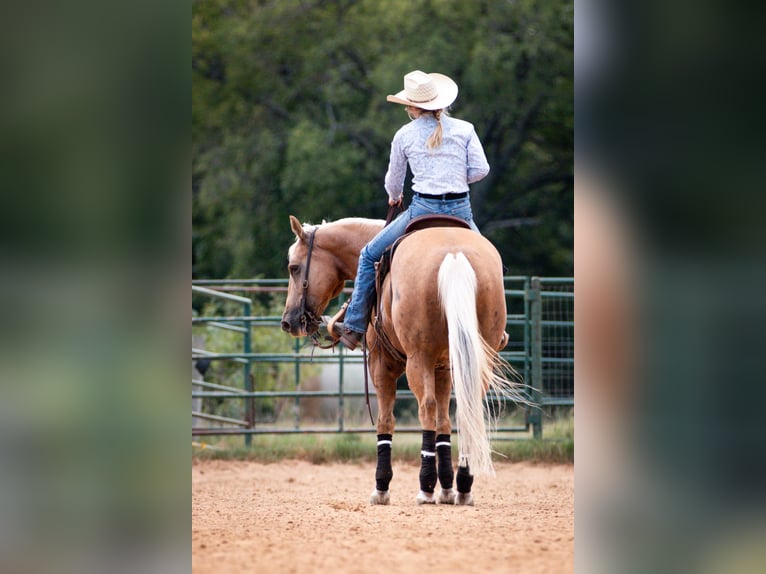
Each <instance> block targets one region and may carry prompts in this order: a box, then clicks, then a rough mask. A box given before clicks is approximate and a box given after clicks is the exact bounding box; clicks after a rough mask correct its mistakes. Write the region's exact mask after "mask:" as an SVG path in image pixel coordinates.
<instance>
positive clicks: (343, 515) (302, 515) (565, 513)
mask: <svg viewBox="0 0 766 574" xmlns="http://www.w3.org/2000/svg"><path fill="white" fill-rule="evenodd" d="M393 467H394V479H393V481H392V483H391V504H390V505H389V506H371V505H370V504H368V498H369V494H370V492H371V491H372V489H373V486H374V474H375V465H374V464H370V463H365V464H364V465H355V464H326V465H313V464H311V463H308V462H302V461H285V462H281V463H278V464H259V463H252V462H238V461H194V462H193V464H192V571H193V572H194V573H196V574H203V573H216V574H218V573H228V572H248V573H255V574H271V573H280V574H282V573H295V574H314V573H318V574H330V573H332V574H344V573H349V574H350V573H357V572H359V573H369V574H374V573H377V572H387V573H389V574H399V573H409V572H415V573H418V574H425V573H426V572H431V571H433V572H439V573H440V574H448V573H450V572H456V573H460V574H466V573H468V572H518V573H538V572H551V573H555V574H559V573H567V572H572V571H573V570H574V467H573V466H572V465H537V464H528V463H521V464H510V463H497V464H496V470H497V477H495V478H486V477H477V478H476V480H475V481H474V485H473V493H474V499H475V503H476V506H473V507H456V506H443V505H435V506H432V505H424V506H417V504H416V503H415V495H416V494H417V490H418V471H419V467H418V466H416V465H412V464H397V462H396V460H394V461H393Z"/></svg>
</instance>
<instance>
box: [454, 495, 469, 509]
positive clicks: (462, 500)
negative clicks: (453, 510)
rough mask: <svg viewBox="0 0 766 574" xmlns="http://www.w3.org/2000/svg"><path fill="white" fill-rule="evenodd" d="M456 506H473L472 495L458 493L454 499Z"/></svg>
mask: <svg viewBox="0 0 766 574" xmlns="http://www.w3.org/2000/svg"><path fill="white" fill-rule="evenodd" d="M455 505H456V506H473V494H471V493H470V492H458V493H457V498H456V499H455Z"/></svg>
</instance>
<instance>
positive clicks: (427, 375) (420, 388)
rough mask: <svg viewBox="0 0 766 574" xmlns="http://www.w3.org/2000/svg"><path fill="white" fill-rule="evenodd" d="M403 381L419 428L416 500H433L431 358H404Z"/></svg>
mask: <svg viewBox="0 0 766 574" xmlns="http://www.w3.org/2000/svg"><path fill="white" fill-rule="evenodd" d="M407 381H408V382H409V385H410V388H411V389H412V392H413V393H414V394H415V397H416V398H417V399H418V417H419V418H420V426H421V428H422V429H423V442H422V445H421V447H420V492H418V495H417V497H416V498H415V500H417V503H418V504H436V497H435V496H434V489H435V487H436V479H437V473H436V392H435V386H436V385H435V378H434V367H433V364H432V362H430V361H426V360H423V358H422V357H409V358H408V359H407Z"/></svg>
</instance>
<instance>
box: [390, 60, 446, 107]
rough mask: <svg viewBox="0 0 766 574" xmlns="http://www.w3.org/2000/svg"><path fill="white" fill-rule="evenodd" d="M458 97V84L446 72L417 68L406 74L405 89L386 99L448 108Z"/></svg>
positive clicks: (405, 103)
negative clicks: (425, 70)
mask: <svg viewBox="0 0 766 574" xmlns="http://www.w3.org/2000/svg"><path fill="white" fill-rule="evenodd" d="M456 98H457V84H456V83H455V82H454V81H453V80H452V79H451V78H449V77H447V76H445V75H444V74H436V73H433V74H426V73H425V72H421V71H420V70H415V71H414V72H410V73H409V74H407V75H406V76H404V89H403V90H402V91H401V92H399V93H398V94H396V95H394V96H387V97H386V101H389V102H393V103H395V104H402V105H405V106H415V107H417V108H423V109H424V110H440V109H442V108H446V107H447V106H449V105H450V104H451V103H452V102H454V101H455V99H456Z"/></svg>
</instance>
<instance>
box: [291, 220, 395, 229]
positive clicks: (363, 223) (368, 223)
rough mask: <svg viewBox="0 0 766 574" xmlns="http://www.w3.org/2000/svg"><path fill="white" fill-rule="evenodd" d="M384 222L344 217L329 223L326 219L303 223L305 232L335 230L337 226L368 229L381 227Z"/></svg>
mask: <svg viewBox="0 0 766 574" xmlns="http://www.w3.org/2000/svg"><path fill="white" fill-rule="evenodd" d="M382 223H384V221H383V220H382V219H370V218H367V217H344V218H342V219H336V220H335V221H328V220H326V219H323V220H322V223H316V224H314V223H310V222H305V223H303V229H304V231H312V230H313V229H318V228H323V227H325V228H328V229H330V228H333V227H336V226H344V227H345V226H349V225H350V226H352V227H360V228H364V229H366V228H368V227H378V226H380V225H381V224H382Z"/></svg>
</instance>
